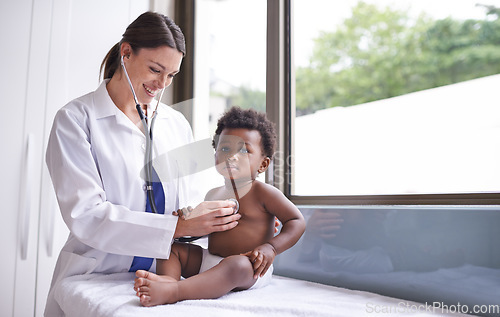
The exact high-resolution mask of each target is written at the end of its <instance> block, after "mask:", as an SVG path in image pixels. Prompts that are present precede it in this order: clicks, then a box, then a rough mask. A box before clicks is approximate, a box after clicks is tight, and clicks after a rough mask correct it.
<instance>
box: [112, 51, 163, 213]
mask: <svg viewBox="0 0 500 317" xmlns="http://www.w3.org/2000/svg"><path fill="white" fill-rule="evenodd" d="M123 58H124V55H122V56H121V58H120V63H121V66H122V69H123V73H124V74H125V78H126V79H127V82H128V84H129V87H130V90H131V91H132V95H133V96H134V102H135V107H136V109H137V113H138V114H139V117H140V118H141V122H142V126H143V128H144V133H145V135H146V149H145V153H144V167H145V169H144V170H145V174H146V175H145V176H146V192H147V195H148V198H149V204H150V206H151V211H152V212H153V213H155V214H157V213H158V209H157V207H156V203H155V197H154V192H153V128H154V124H155V121H156V113H157V110H158V105H159V104H160V100H161V97H162V96H163V92H164V91H165V89H162V91H161V93H160V96H159V98H158V102H157V104H156V108H155V111H154V112H153V114H152V116H151V125H150V126H149V127H148V122H147V117H146V115H145V114H144V111H142V107H141V105H140V104H139V100H137V95H136V94H135V90H134V87H133V86H132V82H131V80H130V77H129V76H128V73H127V69H126V68H125V63H124V62H123Z"/></svg>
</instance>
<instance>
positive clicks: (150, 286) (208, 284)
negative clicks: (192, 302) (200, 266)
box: [135, 255, 256, 306]
mask: <svg viewBox="0 0 500 317" xmlns="http://www.w3.org/2000/svg"><path fill="white" fill-rule="evenodd" d="M253 274H254V271H253V267H252V263H251V262H250V260H249V259H248V257H246V256H242V255H234V256H230V257H227V258H225V259H224V260H222V261H221V262H220V263H219V264H218V265H216V266H214V267H213V268H211V269H210V270H208V271H205V272H203V273H200V274H198V275H193V276H191V277H190V278H187V279H185V280H181V281H178V282H177V281H174V282H166V281H165V280H162V279H161V278H160V277H159V276H158V275H155V274H153V273H149V274H148V275H147V276H144V277H141V278H138V279H136V283H135V289H136V290H137V294H138V296H139V297H140V299H141V304H143V305H144V306H154V305H160V304H170V303H175V302H178V301H181V300H186V299H211V298H218V297H220V296H222V295H224V294H227V293H228V292H230V291H231V290H243V289H248V288H250V287H251V286H252V285H253V284H255V282H256V280H255V279H254V278H253Z"/></svg>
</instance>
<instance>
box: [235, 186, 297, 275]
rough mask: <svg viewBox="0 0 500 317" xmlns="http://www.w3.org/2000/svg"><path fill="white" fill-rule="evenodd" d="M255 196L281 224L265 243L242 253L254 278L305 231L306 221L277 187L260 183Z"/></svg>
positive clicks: (262, 272)
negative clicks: (249, 262)
mask: <svg viewBox="0 0 500 317" xmlns="http://www.w3.org/2000/svg"><path fill="white" fill-rule="evenodd" d="M260 185H262V186H259V188H258V190H259V193H258V195H257V197H261V198H262V202H263V204H264V207H265V209H266V210H267V211H268V212H270V213H271V214H274V215H275V216H276V217H277V218H278V219H279V220H280V221H281V223H282V224H283V227H282V228H281V232H280V233H279V234H278V235H276V236H275V237H273V238H272V239H271V240H269V241H268V242H267V243H265V244H263V245H260V246H258V247H257V248H255V249H254V250H252V251H250V252H247V253H245V254H244V255H246V256H248V257H249V258H250V261H252V263H253V267H254V272H255V276H254V277H255V278H257V277H258V276H259V275H260V276H263V275H264V274H265V273H266V272H267V270H268V268H269V267H270V266H271V264H272V263H273V261H274V258H275V257H276V255H278V254H280V253H281V252H283V251H285V250H287V249H289V248H291V247H292V246H293V245H295V243H297V241H299V239H300V237H301V236H302V234H303V233H304V231H305V228H306V222H305V220H304V217H303V216H302V213H301V212H300V211H299V209H298V208H297V207H296V206H295V205H294V204H293V203H292V202H291V201H290V200H288V199H287V198H286V197H285V195H283V193H281V192H280V191H279V190H278V189H277V188H275V187H273V186H271V185H267V184H264V183H260Z"/></svg>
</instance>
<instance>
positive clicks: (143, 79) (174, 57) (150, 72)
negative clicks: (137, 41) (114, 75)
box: [124, 46, 182, 104]
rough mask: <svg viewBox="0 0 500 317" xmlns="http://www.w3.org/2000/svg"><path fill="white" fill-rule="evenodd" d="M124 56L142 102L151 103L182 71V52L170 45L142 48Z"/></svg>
mask: <svg viewBox="0 0 500 317" xmlns="http://www.w3.org/2000/svg"><path fill="white" fill-rule="evenodd" d="M129 56H130V57H125V58H124V63H125V67H126V68H127V72H128V75H129V77H130V81H131V82H132V86H133V87H134V90H135V93H136V95H137V99H138V100H139V102H140V103H141V104H149V103H150V102H151V101H152V100H153V98H154V97H155V96H156V95H157V94H159V93H160V92H161V90H162V89H163V88H165V87H168V86H169V85H170V84H171V83H172V80H173V78H174V76H175V75H176V74H177V73H178V72H179V71H180V67H181V62H182V53H181V52H179V51H178V50H177V49H175V48H171V47H169V46H160V47H158V48H141V49H139V50H138V52H137V54H134V53H131V54H130V55H129Z"/></svg>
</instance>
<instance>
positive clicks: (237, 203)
mask: <svg viewBox="0 0 500 317" xmlns="http://www.w3.org/2000/svg"><path fill="white" fill-rule="evenodd" d="M228 200H229V201H232V202H234V203H235V204H236V205H235V206H234V207H233V215H234V214H237V213H238V211H239V210H240V203H239V202H238V200H236V199H234V198H229V199H228Z"/></svg>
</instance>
